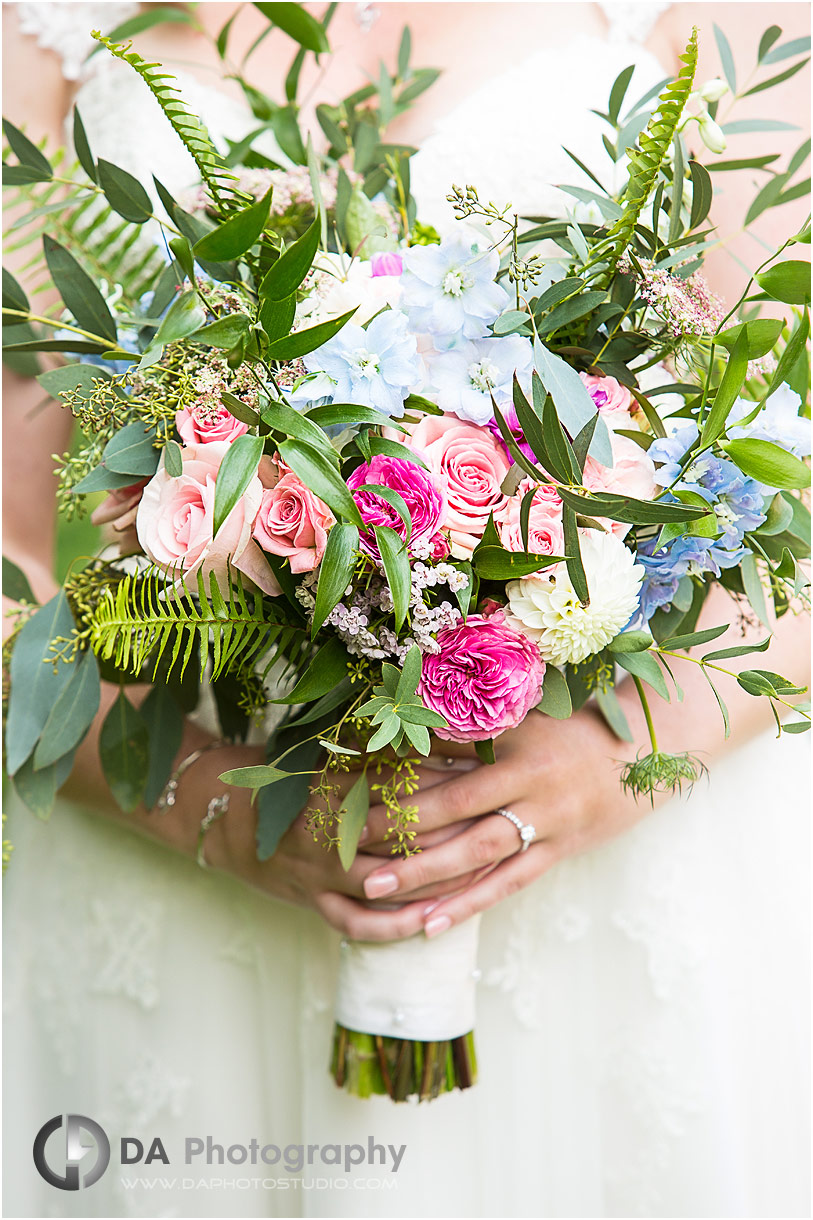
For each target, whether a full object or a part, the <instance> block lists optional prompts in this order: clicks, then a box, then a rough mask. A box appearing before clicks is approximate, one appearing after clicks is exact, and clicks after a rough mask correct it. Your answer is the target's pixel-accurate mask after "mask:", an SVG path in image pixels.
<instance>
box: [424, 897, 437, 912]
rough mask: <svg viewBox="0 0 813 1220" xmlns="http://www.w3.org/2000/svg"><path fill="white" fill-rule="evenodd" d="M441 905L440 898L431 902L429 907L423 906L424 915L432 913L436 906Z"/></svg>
mask: <svg viewBox="0 0 813 1220" xmlns="http://www.w3.org/2000/svg"><path fill="white" fill-rule="evenodd" d="M439 906H440V899H438V900H437V902H430V903H429V906H428V907H424V908H423V913H424V915H431V914H432V912H433V911H434V909H435V907H439Z"/></svg>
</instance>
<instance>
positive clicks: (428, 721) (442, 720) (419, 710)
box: [398, 703, 448, 729]
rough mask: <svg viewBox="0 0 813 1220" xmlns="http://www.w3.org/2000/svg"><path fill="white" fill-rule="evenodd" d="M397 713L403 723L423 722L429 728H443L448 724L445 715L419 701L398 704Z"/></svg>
mask: <svg viewBox="0 0 813 1220" xmlns="http://www.w3.org/2000/svg"><path fill="white" fill-rule="evenodd" d="M398 715H399V716H400V717H401V720H402V721H403V722H404V723H408V724H423V725H426V726H427V728H431V729H443V728H445V727H446V725H447V724H448V721H447V719H446V717H445V716H441V714H440V712H435V711H433V710H432V708H429V707H424V706H423V704H420V703H401V704H399V705H398Z"/></svg>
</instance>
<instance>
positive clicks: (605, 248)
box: [590, 28, 697, 281]
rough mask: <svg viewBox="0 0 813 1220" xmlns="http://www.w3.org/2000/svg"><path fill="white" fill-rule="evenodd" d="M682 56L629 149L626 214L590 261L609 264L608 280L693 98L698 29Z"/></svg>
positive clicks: (632, 234)
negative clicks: (674, 75) (690, 95)
mask: <svg viewBox="0 0 813 1220" xmlns="http://www.w3.org/2000/svg"><path fill="white" fill-rule="evenodd" d="M680 59H681V62H682V63H683V67H682V68H681V69H680V72H679V73H678V75H677V77H676V78H675V80H673V81H670V83H669V84H668V85H667V87H666V88H665V89H664V91H663V93H662V94H661V95H660V97H659V98H658V104H657V106H656V108H655V111H654V113H653V115H652V118H651V119H650V120H649V123H648V124H647V127H646V129H645V130H644V131H643V132H642V134H641V136H640V137H639V140H638V147H637V148H630V149H627V150H626V152H627V156H628V157H629V179H628V181H627V186H626V190H625V191H624V195H623V197H622V199H621V206H622V208H623V213H622V215H621V216H620V217H619V219H618V220H617V221H616V222H615V224H614V225H613V227H612V228H611V229H610V230H609V232H608V234H607V237H606V238H605V240H604V241H603V242H602V243H601V245H600V246H599V247H598V248H597V249H596V250H595V252H594V254H593V257H592V258H591V260H590V262H591V264H595V263H596V262H599V261H600V262H602V263H604V264H609V267H608V268H607V269H605V273H604V278H606V279H607V280H608V281H609V279H610V277H611V276H612V274H613V272H614V270H615V267H616V265H617V263H618V260H619V259H620V258H621V255H622V254H623V253H624V251H625V250H626V249H627V247H628V246H629V245H630V243H631V241H632V239H633V236H634V234H635V226H636V225H637V223H638V220H639V219H640V216H641V213H642V212H643V210H644V208H645V207H646V204H647V201H648V200H649V198H650V197H651V195H652V192H653V191H654V190H655V187H656V184H657V181H658V175H659V173H660V171H661V167H662V166H663V163H664V159H665V157H666V154H667V153H668V151H669V147H670V145H671V143H672V141H673V139H674V138H675V133H676V131H677V128H678V124H679V123H680V118H681V115H682V114H683V110H684V107H685V105H686V103H687V101H688V100H689V94H690V93H691V91H692V84H693V82H694V75H695V72H696V70H697V29H696V28H695V29H693V30H692V35H691V38H690V39H689V42H688V44H687V46H686V50H685V51H684V53H683V54H682V55H681V56H680Z"/></svg>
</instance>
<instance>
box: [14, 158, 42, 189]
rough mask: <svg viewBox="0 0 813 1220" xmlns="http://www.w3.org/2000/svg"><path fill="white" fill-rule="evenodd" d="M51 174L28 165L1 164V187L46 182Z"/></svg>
mask: <svg viewBox="0 0 813 1220" xmlns="http://www.w3.org/2000/svg"><path fill="white" fill-rule="evenodd" d="M50 177H51V174H50V173H48V174H46V173H45V171H44V170H41V169H32V168H31V167H30V166H28V165H7V164H6V162H5V161H4V162H3V186H28V185H30V183H32V182H47V181H48V180H49V179H50Z"/></svg>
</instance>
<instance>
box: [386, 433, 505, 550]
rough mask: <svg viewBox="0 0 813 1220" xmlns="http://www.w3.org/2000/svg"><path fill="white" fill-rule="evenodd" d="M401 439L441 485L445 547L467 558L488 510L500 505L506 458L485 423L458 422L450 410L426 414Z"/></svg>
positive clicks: (503, 500) (501, 505)
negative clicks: (445, 508) (446, 504)
mask: <svg viewBox="0 0 813 1220" xmlns="http://www.w3.org/2000/svg"><path fill="white" fill-rule="evenodd" d="M405 439H406V441H407V443H408V444H409V446H410V448H412V449H414V450H415V451H416V453H419V454H420V455H421V457H422V458H423V460H424V461H425V462H426V464H427V466H429V468H430V469H431V470H433V471H434V473H435V474H436V476H437V478H438V480H439V481H440V482H441V483H442V485H443V486H444V488H445V490H446V497H447V499H448V502H449V511H448V513H447V516H446V526H445V528H446V530H447V531H448V534H449V541H450V543H451V552H452V555H454V556H455V557H456V558H458V559H468V558H469V556H470V555H471V553H472V551H473V550H474V548H475V546H476V545H477V543H478V542H479V541H480V539H481V538H482V536H483V533H484V531H485V528H486V526H487V524H488V518H489V514H490V513H492V512H493V513H494V514H495V515H496V514H497V513H498V512H499V511H500V510H501V509H502V508H503V507H504V505H505V501H506V497H505V496H504V495H503V493H502V490H501V484H502V481H503V479H504V478H505V476H506V474H507V473H508V470H509V467H510V465H511V459H510V458H509V457H508V455H507V454H506V453H505V451H504V449H503V448H502V447H501V446H500V444H499V443H498V442H497V441H496V440H495V439H494V437H493V436H492V435H491V433H490V432H488V431H487V430H486V429H485V428H478V427H477V426H476V425H475V424H465V423H461V421H460V420H459V419H457V418H456V416H454V415H443V416H441V415H427V416H425V417H424V418H423V419H422V420H421V422H420V423H419V424H418V425H417V427H416V428H415V429H414V430H413V431H412V433H411V435H410V436H407V437H406V438H405Z"/></svg>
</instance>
